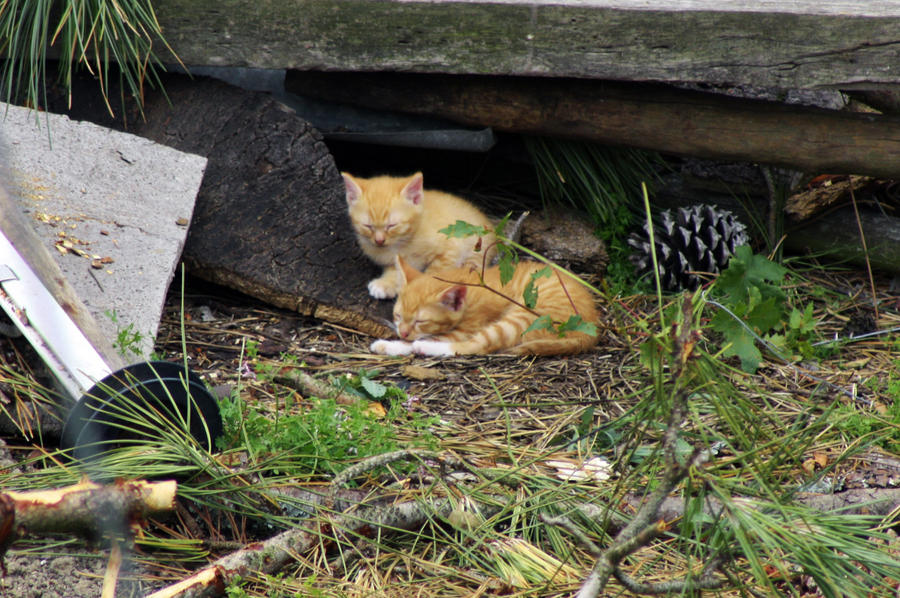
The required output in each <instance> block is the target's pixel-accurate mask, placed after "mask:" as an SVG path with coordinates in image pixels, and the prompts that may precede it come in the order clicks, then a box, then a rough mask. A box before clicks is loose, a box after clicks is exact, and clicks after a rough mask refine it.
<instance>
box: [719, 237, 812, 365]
mask: <svg viewBox="0 0 900 598" xmlns="http://www.w3.org/2000/svg"><path fill="white" fill-rule="evenodd" d="M787 273H788V270H787V269H786V268H785V267H783V266H781V265H779V264H776V263H775V262H773V261H771V260H769V259H767V258H766V257H765V256H763V255H759V254H753V252H752V250H751V249H750V247H748V246H746V245H745V246H742V247H738V248H737V250H736V251H735V254H734V256H733V257H732V258H731V261H730V262H729V264H728V268H726V269H725V270H724V271H723V272H722V274H721V275H719V278H718V279H717V280H716V283H715V286H714V288H713V292H714V294H716V295H718V296H719V297H720V300H721V302H722V303H721V305H720V307H724V309H720V310H719V311H718V312H717V313H716V314H715V316H713V318H712V328H713V330H715V331H716V332H720V333H721V334H722V335H723V336H724V337H725V341H726V343H727V346H726V348H725V350H724V351H723V355H724V356H725V357H730V356H737V357H738V358H740V360H741V368H742V369H743V370H744V371H746V372H750V373H753V372H755V371H756V369H757V368H758V367H759V364H760V362H761V361H762V353H761V352H760V350H759V348H758V347H757V344H756V341H757V340H758V339H761V340H762V341H764V342H766V343H767V344H768V345H769V346H770V347H772V348H773V349H774V350H775V352H777V353H778V354H779V355H780V356H782V357H784V358H786V359H792V358H793V359H796V358H802V357H810V356H811V355H812V352H813V348H812V345H811V343H810V338H811V336H812V335H813V333H814V331H815V327H816V319H815V317H814V316H813V306H812V304H807V305H806V307H804V308H803V309H797V308H795V307H790V306H789V305H788V301H787V294H786V293H785V292H784V291H783V290H782V289H781V285H782V283H783V282H784V278H785V276H786V275H787Z"/></svg>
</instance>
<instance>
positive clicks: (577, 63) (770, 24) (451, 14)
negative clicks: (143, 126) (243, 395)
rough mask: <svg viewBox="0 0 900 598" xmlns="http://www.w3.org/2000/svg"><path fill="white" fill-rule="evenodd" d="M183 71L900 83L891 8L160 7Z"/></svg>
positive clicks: (606, 0) (271, 3)
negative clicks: (227, 68)
mask: <svg viewBox="0 0 900 598" xmlns="http://www.w3.org/2000/svg"><path fill="white" fill-rule="evenodd" d="M154 7H155V8H156V13H157V16H158V18H159V22H160V24H161V26H162V28H163V33H164V35H165V37H166V39H167V41H168V42H169V43H170V44H171V45H172V47H173V48H174V50H175V51H176V53H177V54H178V55H179V56H180V57H181V59H182V60H183V61H184V62H185V64H188V65H214V66H251V67H263V68H289V69H302V70H307V69H320V70H330V69H338V70H348V71H355V70H362V71H375V70H382V71H410V72H423V73H457V74H467V73H468V74H504V75H529V76H556V77H584V78H596V79H608V80H632V81H660V82H678V81H703V82H708V83H715V84H724V85H733V84H748V85H759V86H765V87H775V88H784V89H788V88H810V87H823V86H827V87H833V88H850V87H863V88H868V87H874V86H877V85H879V84H895V83H900V59H898V58H900V52H898V49H900V1H898V0H867V1H866V2H859V1H852V0H820V1H814V0H770V1H767V2H756V1H754V0H724V1H723V0H664V1H660V2H647V1H646V0H577V1H576V0H441V1H433V0H431V1H429V0H414V1H408V0H377V1H376V0H263V1H260V0H230V1H229V2H226V3H223V2H221V1H220V0H156V1H155V2H154Z"/></svg>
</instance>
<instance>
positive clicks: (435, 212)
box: [341, 172, 496, 299]
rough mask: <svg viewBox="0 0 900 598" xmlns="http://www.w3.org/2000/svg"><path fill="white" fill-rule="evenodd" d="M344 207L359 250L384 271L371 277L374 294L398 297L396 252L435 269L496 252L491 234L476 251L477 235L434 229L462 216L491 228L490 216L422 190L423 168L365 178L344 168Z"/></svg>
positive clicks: (477, 262)
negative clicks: (453, 234) (406, 173)
mask: <svg viewBox="0 0 900 598" xmlns="http://www.w3.org/2000/svg"><path fill="white" fill-rule="evenodd" d="M341 174H342V175H343V177H344V186H345V187H346V189H347V208H348V211H349V214H350V221H351V223H352V224H353V228H354V229H355V231H356V238H357V240H358V241H359V246H360V247H361V248H362V250H363V252H364V253H365V254H366V255H367V256H369V257H370V258H371V259H372V261H374V262H375V263H376V264H378V265H379V266H382V267H383V268H384V273H383V274H382V275H381V276H379V277H378V278H376V279H374V280H372V281H371V282H369V294H370V295H372V296H373V297H375V298H376V299H390V298H392V297H396V296H397V290H398V287H399V285H400V281H399V278H398V273H397V269H396V266H395V264H394V259H395V258H396V257H397V256H398V255H402V256H403V258H404V259H405V260H406V261H407V262H409V263H410V264H412V265H413V266H414V267H415V268H418V269H419V270H426V269H427V270H428V271H432V270H433V271H437V270H446V269H447V268H455V267H457V266H462V265H464V264H473V265H476V266H478V267H481V264H482V260H483V259H484V253H485V252H486V253H487V260H488V262H487V263H490V260H491V258H492V257H493V255H494V254H495V253H496V250H495V249H494V245H493V243H494V236H493V235H488V236H486V237H485V238H483V239H482V246H483V247H484V248H485V250H484V251H476V247H475V246H476V243H477V242H478V238H477V237H474V236H472V237H464V238H451V237H448V236H447V235H444V234H443V233H439V232H438V230H440V229H442V228H445V227H447V226H448V225H451V224H455V223H456V221H457V220H463V221H465V222H468V223H469V224H473V225H475V226H484V227H486V228H488V229H490V228H492V225H491V222H490V220H488V218H487V216H485V215H484V214H482V213H481V211H480V210H478V208H476V207H475V206H473V205H472V204H470V203H469V202H467V201H466V200H464V199H462V198H459V197H456V196H455V195H450V194H449V193H443V192H441V191H431V190H427V191H426V190H425V189H424V188H423V179H422V173H421V172H417V173H416V174H414V175H412V176H410V177H391V176H379V177H375V178H371V179H363V178H358V177H354V176H351V175H349V174H347V173H346V172H344V173H341Z"/></svg>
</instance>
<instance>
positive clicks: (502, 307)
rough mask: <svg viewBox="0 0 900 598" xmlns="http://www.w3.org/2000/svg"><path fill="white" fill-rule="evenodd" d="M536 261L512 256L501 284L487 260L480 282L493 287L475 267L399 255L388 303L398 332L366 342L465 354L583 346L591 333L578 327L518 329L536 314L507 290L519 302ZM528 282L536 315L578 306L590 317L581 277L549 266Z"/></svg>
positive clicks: (559, 314) (389, 348) (550, 351)
mask: <svg viewBox="0 0 900 598" xmlns="http://www.w3.org/2000/svg"><path fill="white" fill-rule="evenodd" d="M542 268H544V265H543V264H540V263H538V262H532V261H522V262H519V264H518V266H517V267H516V270H515V273H514V274H513V277H512V279H511V280H510V281H509V282H508V283H507V284H506V285H505V286H504V285H501V283H500V270H499V268H498V267H496V266H495V267H492V268H488V269H487V270H486V271H485V272H484V282H485V285H487V286H488V287H490V289H494V290H496V291H498V292H499V293H500V294H498V293H495V292H493V291H491V290H488V289H485V288H482V287H480V286H478V284H479V269H477V268H472V267H462V268H454V269H450V270H444V271H441V272H429V273H427V274H423V273H421V272H419V271H418V270H416V269H415V268H413V267H412V266H410V265H409V264H408V263H406V262H405V261H404V260H403V259H402V258H398V270H399V271H400V273H401V283H402V284H401V290H400V294H399V295H398V297H397V302H396V303H395V305H394V324H395V326H396V330H397V334H398V336H399V337H400V338H401V339H402V340H401V341H376V343H374V344H373V346H372V350H373V351H376V352H381V353H389V354H406V353H410V352H416V353H424V354H431V355H466V354H484V353H494V352H498V351H499V352H504V353H515V354H534V355H565V354H574V353H581V352H583V351H586V350H588V349H590V348H591V347H593V346H594V345H595V344H596V343H597V340H598V337H597V336H592V335H588V334H585V333H583V332H567V333H566V334H565V336H562V337H560V336H559V335H558V334H557V333H556V332H553V331H549V330H532V331H529V332H528V333H526V334H524V335H523V333H524V332H525V330H526V329H527V328H528V327H529V326H530V325H531V323H532V322H534V320H535V318H536V317H537V316H536V315H535V314H533V313H531V312H529V311H528V310H526V309H525V308H524V307H521V306H518V305H516V304H515V303H513V302H512V301H510V300H509V299H508V298H507V297H510V298H513V299H515V300H516V301H518V302H519V303H522V302H523V300H522V292H523V291H524V289H525V287H526V285H527V284H528V282H529V280H530V279H531V274H532V273H533V272H536V271H538V270H541V269H542ZM535 285H536V287H537V291H538V298H537V304H536V305H535V307H534V311H535V312H537V314H538V315H549V316H550V317H551V318H552V319H553V321H554V322H557V323H560V322H565V321H566V320H568V319H569V317H570V316H571V315H573V314H578V315H580V316H581V318H582V319H583V320H584V321H585V322H590V323H594V324H596V323H597V320H598V316H597V310H596V307H595V305H594V299H593V296H592V295H591V293H590V292H588V291H587V290H586V289H585V288H584V287H583V286H582V285H580V284H578V283H576V282H574V281H572V280H569V279H566V278H565V277H562V276H559V275H557V274H556V273H553V274H551V276H549V277H540V278H537V279H536V280H535ZM410 341H412V342H410ZM407 344H408V345H409V347H408V350H407V348H406V347H405V345H407Z"/></svg>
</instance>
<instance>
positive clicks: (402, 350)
mask: <svg viewBox="0 0 900 598" xmlns="http://www.w3.org/2000/svg"><path fill="white" fill-rule="evenodd" d="M369 350H370V351H372V353H379V354H381V355H409V354H410V353H412V352H413V346H412V343H408V342H406V341H392V340H387V339H383V338H382V339H379V340H377V341H375V342H374V343H372V344H371V345H370V346H369Z"/></svg>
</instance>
